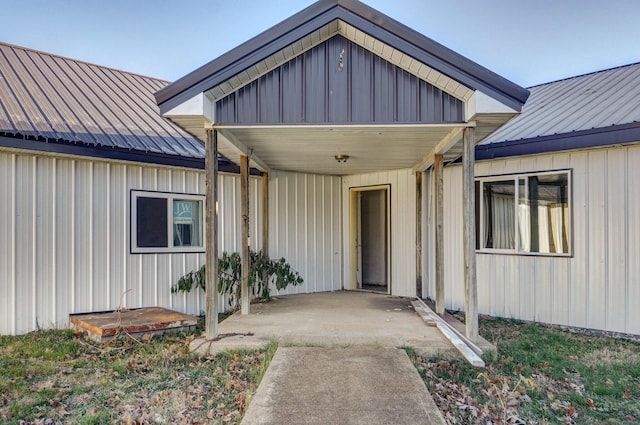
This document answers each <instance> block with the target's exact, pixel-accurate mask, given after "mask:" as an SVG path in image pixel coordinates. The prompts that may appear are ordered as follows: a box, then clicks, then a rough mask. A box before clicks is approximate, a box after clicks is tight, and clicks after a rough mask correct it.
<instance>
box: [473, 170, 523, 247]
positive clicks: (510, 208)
mask: <svg viewBox="0 0 640 425" xmlns="http://www.w3.org/2000/svg"><path fill="white" fill-rule="evenodd" d="M482 192H483V205H484V208H483V215H484V234H483V235H481V236H482V240H483V242H484V244H483V246H484V247H485V248H494V249H514V248H515V183H514V181H513V180H506V181H497V182H485V183H484V184H483V188H482Z"/></svg>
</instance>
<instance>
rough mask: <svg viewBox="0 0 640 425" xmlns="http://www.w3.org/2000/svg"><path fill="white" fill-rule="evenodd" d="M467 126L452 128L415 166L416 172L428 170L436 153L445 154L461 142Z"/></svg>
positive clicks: (473, 124)
mask: <svg viewBox="0 0 640 425" xmlns="http://www.w3.org/2000/svg"><path fill="white" fill-rule="evenodd" d="M471 125H472V126H475V123H471ZM464 128H466V127H461V126H460V124H458V127H455V128H452V129H451V131H450V132H449V134H447V135H446V136H445V137H444V138H443V139H442V140H441V141H440V142H439V143H438V144H437V145H436V146H435V147H434V148H433V149H431V151H430V152H429V153H428V154H427V155H426V156H425V157H424V158H422V160H420V162H419V163H418V164H417V165H416V166H415V167H413V171H414V172H418V171H426V170H427V168H429V167H431V165H433V161H434V158H435V156H436V155H440V154H445V153H447V152H448V151H449V150H450V149H451V148H453V147H454V146H455V145H457V144H458V143H460V140H461V138H462V134H461V133H462V131H463V130H464Z"/></svg>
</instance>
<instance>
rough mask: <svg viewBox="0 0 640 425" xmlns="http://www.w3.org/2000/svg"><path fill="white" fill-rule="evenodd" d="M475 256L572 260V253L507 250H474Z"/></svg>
mask: <svg viewBox="0 0 640 425" xmlns="http://www.w3.org/2000/svg"><path fill="white" fill-rule="evenodd" d="M476 254H490V255H516V256H519V257H552V258H573V254H572V253H567V254H565V253H560V254H558V253H553V252H522V251H513V250H507V249H476Z"/></svg>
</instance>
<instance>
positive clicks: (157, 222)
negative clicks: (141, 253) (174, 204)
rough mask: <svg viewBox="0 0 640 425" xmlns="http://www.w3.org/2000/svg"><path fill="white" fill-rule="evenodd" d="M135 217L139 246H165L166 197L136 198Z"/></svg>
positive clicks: (166, 242)
mask: <svg viewBox="0 0 640 425" xmlns="http://www.w3.org/2000/svg"><path fill="white" fill-rule="evenodd" d="M136 208H137V213H138V216H137V217H136V224H137V238H138V247H139V248H167V247H168V246H169V244H168V237H167V199H165V198H146V197H138V198H137V199H136Z"/></svg>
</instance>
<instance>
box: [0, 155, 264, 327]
mask: <svg viewBox="0 0 640 425" xmlns="http://www.w3.org/2000/svg"><path fill="white" fill-rule="evenodd" d="M0 182H1V183H0V334H16V333H24V332H28V331H31V330H34V329H36V328H38V327H65V326H67V324H68V315H69V314H70V313H79V312H87V311H98V310H111V309H114V308H116V307H118V306H121V307H125V308H135V307H143V306H150V305H159V306H163V307H167V308H173V309H176V310H178V311H183V312H187V313H193V314H199V313H200V312H202V311H203V310H204V296H203V293H202V292H201V291H194V292H192V293H190V294H176V295H173V294H171V292H170V287H171V285H172V284H173V283H175V282H176V281H177V279H178V278H179V277H180V276H182V275H183V274H185V273H187V272H189V271H191V270H195V269H198V268H199V267H200V266H201V265H202V264H203V262H204V254H197V253H196V254H130V247H129V244H130V240H129V237H130V236H129V231H130V230H129V229H130V223H129V221H130V218H129V216H130V210H129V202H130V201H129V197H130V190H132V189H140V190H162V191H168V192H177V193H195V194H204V192H205V183H204V172H202V171H196V170H187V169H183V168H169V167H154V166H151V165H139V164H133V163H117V162H105V161H91V160H88V159H82V158H70V157H61V156H60V157H57V156H48V155H34V154H30V153H23V152H18V151H8V150H7V151H4V150H3V151H0ZM219 184H220V194H221V206H222V211H221V214H220V215H219V220H220V223H219V224H220V229H221V240H220V249H221V250H226V251H233V250H237V249H238V246H239V238H240V236H239V234H240V232H239V227H238V223H239V220H240V217H239V208H238V207H239V206H238V203H237V199H238V197H239V190H240V185H239V177H238V176H235V175H221V176H220V179H219ZM250 193H251V219H250V226H251V227H250V229H251V231H250V234H251V242H252V245H253V246H254V247H256V246H258V247H259V246H260V244H261V241H260V235H261V233H260V225H261V220H260V217H261V205H260V204H259V203H260V202H261V199H262V198H261V185H260V179H259V178H255V177H252V178H251V180H250ZM219 307H220V308H224V307H225V301H224V300H222V299H221V300H220V302H219Z"/></svg>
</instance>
